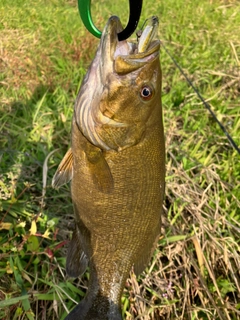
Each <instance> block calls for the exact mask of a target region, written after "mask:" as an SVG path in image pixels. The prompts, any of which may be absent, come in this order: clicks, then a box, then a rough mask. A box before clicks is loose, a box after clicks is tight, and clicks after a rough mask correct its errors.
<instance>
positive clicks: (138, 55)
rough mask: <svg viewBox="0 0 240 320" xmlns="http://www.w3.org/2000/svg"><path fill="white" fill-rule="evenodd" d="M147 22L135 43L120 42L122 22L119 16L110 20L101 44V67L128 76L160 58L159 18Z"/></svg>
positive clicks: (154, 17) (152, 18)
mask: <svg viewBox="0 0 240 320" xmlns="http://www.w3.org/2000/svg"><path fill="white" fill-rule="evenodd" d="M146 22H147V23H146V26H145V28H144V29H143V30H141V31H140V35H139V36H138V41H137V42H136V43H134V42H132V41H128V40H124V41H119V40H118V33H119V32H121V31H122V30H123V27H122V24H121V21H120V20H119V18H118V17H117V16H112V17H110V18H109V20H108V23H107V25H106V26H105V28H104V30H103V33H102V37H101V43H100V47H101V51H102V54H101V57H102V61H101V62H102V63H101V64H100V67H104V68H105V72H107V71H108V72H116V73H118V74H126V73H129V72H132V71H134V70H137V69H139V68H140V67H142V66H143V65H145V64H146V62H148V61H152V60H153V59H155V58H156V57H158V55H159V50H160V40H159V39H158V36H157V30H158V25H159V23H158V18H157V17H156V16H153V17H151V18H149V19H147V20H146ZM105 72H103V73H105Z"/></svg>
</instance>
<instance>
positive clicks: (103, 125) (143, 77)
mask: <svg viewBox="0 0 240 320" xmlns="http://www.w3.org/2000/svg"><path fill="white" fill-rule="evenodd" d="M149 20H150V21H149V23H148V25H147V27H146V28H145V29H144V30H143V32H142V35H141V36H140V38H139V41H138V43H134V42H130V41H127V40H124V41H119V40H118V33H119V32H120V31H122V29H123V27H122V25H121V22H120V20H119V18H118V17H116V16H112V17H111V18H110V19H109V20H108V22H107V24H106V26H105V28H104V31H103V33H102V37H101V41H100V44H99V48H98V50H97V53H96V56H95V59H94V60H93V62H92V65H91V66H90V68H89V70H88V73H87V75H86V77H85V79H84V83H83V86H82V88H81V90H80V95H79V102H78V103H77V105H76V107H75V109H76V110H77V112H76V115H77V119H76V120H77V121H78V124H79V127H80V129H81V131H82V133H83V135H84V136H85V137H86V138H87V139H88V140H89V141H90V142H91V143H92V144H94V145H96V146H98V147H99V148H101V149H102V150H115V151H121V150H123V149H125V148H128V147H130V146H133V145H136V144H137V143H139V142H140V141H141V139H142V138H143V137H144V133H145V131H146V128H147V127H148V126H151V125H152V123H151V121H149V119H150V118H151V115H153V114H154V111H155V110H156V108H158V109H160V108H161V97H160V95H161V69H160V62H159V50H160V41H159V39H158V38H157V28H158V19H157V17H152V18H151V19H149ZM81 92H82V93H81ZM152 118H153V117H152ZM152 121H154V119H152Z"/></svg>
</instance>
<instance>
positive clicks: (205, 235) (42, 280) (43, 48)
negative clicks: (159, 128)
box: [0, 0, 240, 320]
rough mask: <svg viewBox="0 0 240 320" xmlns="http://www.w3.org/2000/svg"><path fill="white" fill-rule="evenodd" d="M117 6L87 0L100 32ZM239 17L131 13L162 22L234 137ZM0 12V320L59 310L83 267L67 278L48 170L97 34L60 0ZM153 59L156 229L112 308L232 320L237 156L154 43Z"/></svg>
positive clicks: (59, 212)
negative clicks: (158, 169)
mask: <svg viewBox="0 0 240 320" xmlns="http://www.w3.org/2000/svg"><path fill="white" fill-rule="evenodd" d="M126 3H127V2H126ZM126 3H125V2H124V1H119V2H113V1H110V0H106V1H102V0H99V1H92V7H93V8H92V16H93V17H94V21H95V22H96V24H97V25H98V26H99V28H102V27H103V25H104V24H105V22H106V19H107V17H108V16H109V15H110V14H117V15H119V16H120V18H121V19H122V20H123V22H124V23H126V18H125V15H127V14H128V12H127V11H126V6H127V5H126ZM123 12H124V17H123ZM239 12H240V4H239V2H238V1H234V0H232V1H227V0H226V1H220V0H216V1H207V0H203V1H201V2H197V1H190V0H188V1H183V0H178V1H173V0H169V1H164V2H163V1H160V2H157V1H153V0H149V1H144V7H143V13H142V20H141V23H143V21H144V19H145V18H146V17H148V16H151V15H156V14H157V15H158V16H159V17H160V37H161V39H162V41H163V43H164V45H165V46H166V47H167V49H168V50H169V51H170V53H171V54H172V55H173V56H174V57H175V59H176V60H177V61H178V63H179V64H180V65H181V66H182V68H183V69H184V71H185V73H186V74H187V75H188V77H189V78H190V79H191V81H192V82H193V83H194V85H195V86H196V87H197V88H198V90H199V91H200V92H201V94H202V95H203V96H204V97H205V98H206V99H207V100H208V102H209V104H210V106H211V108H212V109H213V110H214V112H215V113H216V114H217V117H218V119H219V120H220V121H221V122H222V123H223V124H224V125H225V126H226V128H227V129H228V131H229V133H230V134H231V135H232V137H233V139H234V140H235V142H236V143H237V145H240V135H239V132H240V117H239V116H240V109H239V95H240V64H239V59H240V58H239V56H240V34H239V25H240V13H239ZM0 21H1V23H0V32H1V38H0V119H1V121H0V128H1V134H0V318H1V319H4V320H8V319H11V320H12V319H45V318H46V317H48V318H49V319H64V317H65V316H66V315H67V312H68V311H69V310H71V309H72V308H73V307H74V305H75V303H76V301H79V300H80V299H81V298H82V297H83V296H84V294H85V292H86V288H87V283H88V276H89V275H88V273H86V274H85V275H84V277H83V278H81V279H77V280H72V279H67V280H66V279H65V260H66V247H67V242H68V239H69V238H70V236H71V230H72V226H73V210H72V205H71V198H70V189H69V186H64V187H63V188H61V189H60V190H59V191H55V190H53V189H52V188H51V178H52V177H53V174H54V172H55V170H56V167H57V165H58V164H59V162H60V160H61V158H62V157H63V155H64V153H65V152H66V150H67V149H68V146H69V143H70V126H71V117H72V110H73V108H72V107H73V104H74V100H75V98H76V94H77V92H78V89H79V86H80V84H81V80H82V78H83V76H84V74H85V72H86V68H87V66H88V65H89V64H90V62H91V60H92V58H93V56H94V53H95V50H96V46H97V44H98V40H97V39H95V38H94V37H92V36H91V35H89V34H88V32H87V31H86V30H85V29H84V27H83V25H82V24H81V22H80V19H79V15H78V12H77V6H76V1H72V0H69V1H63V0H51V1H45V0H38V1H36V0H32V1H23V0H16V1H14V2H13V1H10V0H4V1H3V2H1V3H0ZM141 23H140V25H141ZM161 63H162V69H163V94H162V100H163V108H164V125H165V136H166V148H167V165H166V168H167V174H166V198H165V203H164V209H165V211H164V216H163V219H162V220H163V226H162V236H161V237H160V239H159V244H158V248H157V249H156V250H155V253H154V256H153V257H152V259H151V262H150V264H149V266H148V268H147V269H146V270H145V272H144V273H143V274H142V275H141V276H140V277H139V278H138V279H136V277H135V276H134V275H133V274H130V277H129V279H128V281H127V283H126V288H125V290H124V295H123V297H122V305H123V317H124V318H125V319H127V320H130V319H191V320H195V319H199V320H200V319H204V320H205V319H209V320H212V319H221V320H222V319H234V320H236V319H240V273H239V270H240V250H239V245H240V240H239V233H240V201H239V199H240V188H239V185H240V161H239V154H237V152H236V151H235V150H234V149H233V148H232V147H231V145H230V144H229V142H228V140H227V138H226V136H225V135H224V134H223V132H222V131H221V129H220V128H219V127H218V125H217V124H216V122H215V121H214V120H213V118H212V117H211V116H210V114H209V113H208V111H207V110H206V109H205V108H204V106H203V105H202V103H201V102H200V101H199V99H198V98H197V96H196V94H195V93H194V92H193V91H192V89H191V88H190V87H189V86H188V85H187V83H186V81H185V79H184V78H183V76H182V75H181V74H180V72H179V71H178V69H177V68H176V66H175V65H174V63H173V62H172V60H171V59H170V57H169V56H168V55H167V54H166V52H165V51H164V50H162V52H161ZM51 152H53V153H52V154H51V155H50V153H51ZM49 155H50V156H49Z"/></svg>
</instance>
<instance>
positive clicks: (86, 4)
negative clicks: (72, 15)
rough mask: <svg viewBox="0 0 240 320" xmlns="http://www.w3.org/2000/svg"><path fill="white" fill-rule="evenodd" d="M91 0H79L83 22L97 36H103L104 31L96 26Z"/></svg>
mask: <svg viewBox="0 0 240 320" xmlns="http://www.w3.org/2000/svg"><path fill="white" fill-rule="evenodd" d="M90 6H91V0H78V10H79V13H80V17H81V19H82V21H83V24H84V25H85V27H86V28H87V29H88V31H89V32H91V34H92V35H94V36H95V37H97V38H101V35H102V32H101V31H100V30H98V28H96V27H95V25H94V23H93V21H92V16H91V10H90Z"/></svg>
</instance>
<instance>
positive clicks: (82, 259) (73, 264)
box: [66, 226, 88, 278]
mask: <svg viewBox="0 0 240 320" xmlns="http://www.w3.org/2000/svg"><path fill="white" fill-rule="evenodd" d="M87 265H88V259H87V257H86V255H85V253H84V251H83V250H82V246H81V242H80V234H79V230H78V227H77V226H76V227H75V230H74V231H73V235H72V240H71V241H70V244H69V247H68V252H67V263H66V272H67V275H68V276H69V277H72V278H77V277H79V276H81V275H82V274H83V273H84V272H85V270H86V268H87Z"/></svg>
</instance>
